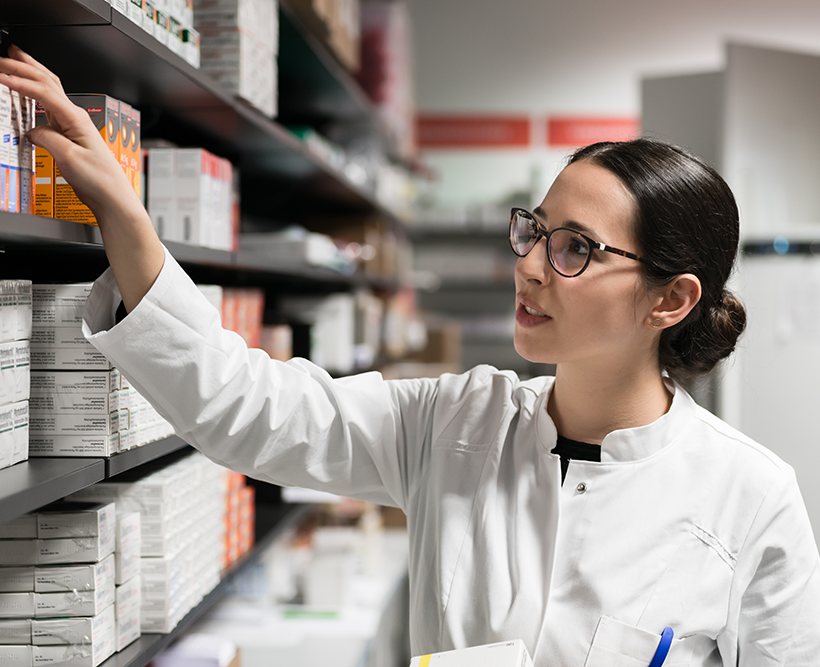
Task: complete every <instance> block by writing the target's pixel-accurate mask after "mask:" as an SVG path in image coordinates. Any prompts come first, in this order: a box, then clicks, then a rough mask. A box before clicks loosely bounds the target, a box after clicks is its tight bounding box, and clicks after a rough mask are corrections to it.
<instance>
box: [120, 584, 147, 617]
mask: <svg viewBox="0 0 820 667" xmlns="http://www.w3.org/2000/svg"><path fill="white" fill-rule="evenodd" d="M141 588H142V583H141V580H140V577H139V576H136V577H132V578H131V579H129V580H128V581H126V582H125V583H124V584H121V585H119V586H117V587H116V593H115V598H116V603H115V606H116V609H117V614H118V615H123V616H124V615H125V614H129V613H131V612H133V611H139V609H140V602H141V601H142V594H141Z"/></svg>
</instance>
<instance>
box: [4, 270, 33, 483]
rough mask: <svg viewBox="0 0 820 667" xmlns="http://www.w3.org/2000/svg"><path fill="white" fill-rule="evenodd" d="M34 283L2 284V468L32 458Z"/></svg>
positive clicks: (16, 282)
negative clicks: (31, 404)
mask: <svg viewBox="0 0 820 667" xmlns="http://www.w3.org/2000/svg"><path fill="white" fill-rule="evenodd" d="M30 338H31V281H28V280H0V468H5V467H7V466H10V465H13V464H15V463H19V462H20V461H25V460H26V459H27V458H28V456H29V395H30V375H31V371H30V359H31V356H30V353H31V351H30V340H29V339H30Z"/></svg>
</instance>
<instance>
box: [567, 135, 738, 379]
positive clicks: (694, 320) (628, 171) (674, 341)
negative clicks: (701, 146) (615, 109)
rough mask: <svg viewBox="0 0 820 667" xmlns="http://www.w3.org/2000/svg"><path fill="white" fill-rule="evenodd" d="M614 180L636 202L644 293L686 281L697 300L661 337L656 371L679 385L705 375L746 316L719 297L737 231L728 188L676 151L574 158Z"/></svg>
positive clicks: (598, 149) (633, 147)
mask: <svg viewBox="0 0 820 667" xmlns="http://www.w3.org/2000/svg"><path fill="white" fill-rule="evenodd" d="M579 160H589V161H590V162H593V163H594V164H597V165H598V166H601V167H603V168H604V169H607V170H609V171H610V172H612V173H613V174H615V175H616V176H617V177H618V178H619V179H620V180H621V181H622V182H623V183H624V185H625V186H626V187H627V189H628V190H629V191H630V192H631V193H632V195H633V196H634V198H635V202H636V208H637V214H636V220H635V235H636V238H637V241H638V244H639V246H640V252H641V254H642V255H643V256H644V257H646V258H647V259H649V260H651V262H652V263H653V265H654V266H649V265H646V264H641V267H642V274H643V278H644V281H645V283H646V285H647V286H648V287H650V288H651V287H661V286H664V285H668V284H669V283H670V282H671V281H672V280H673V279H674V278H675V277H676V276H679V275H681V274H683V273H692V274H694V275H695V276H697V277H698V279H699V280H700V282H701V287H702V291H703V294H702V296H701V299H700V301H699V302H698V304H697V305H696V306H695V307H694V308H693V309H692V311H691V312H690V313H689V314H688V315H687V316H686V318H684V319H683V321H681V322H679V323H678V324H676V325H675V326H672V327H669V328H667V329H664V330H663V332H662V333H661V337H660V344H659V357H660V364H661V368H663V369H665V370H666V371H667V372H668V373H669V375H670V376H672V377H675V378H676V379H679V380H687V379H691V378H693V377H694V376H697V375H700V374H702V373H706V372H708V371H710V370H712V368H714V366H715V364H717V363H718V362H719V361H720V360H721V359H724V358H726V357H728V356H729V355H730V354H731V353H732V351H733V350H734V349H735V345H736V343H737V339H738V337H739V336H740V334H741V333H743V330H744V328H745V327H746V311H745V309H744V308H743V305H742V304H741V303H740V301H739V300H738V298H737V297H736V296H735V295H734V294H732V293H731V292H729V291H728V290H727V289H726V281H727V280H728V279H729V276H730V275H731V273H732V269H733V267H734V262H735V257H736V256H737V249H738V241H739V237H740V225H739V218H738V210H737V204H736V203H735V198H734V196H733V195H732V191H731V190H730V189H729V186H728V185H727V184H726V182H725V181H724V180H723V178H722V177H721V176H720V174H718V173H717V171H715V170H714V169H713V168H712V167H710V166H709V165H708V164H706V163H705V162H704V161H703V160H701V159H699V158H697V157H695V156H694V155H691V154H690V153H688V152H686V151H685V150H683V149H682V148H679V147H677V146H673V145H671V144H667V143H663V142H660V141H655V140H650V139H636V140H634V141H625V142H601V143H597V144H592V145H590V146H586V147H584V148H581V149H579V150H578V151H576V152H575V153H574V154H573V155H572V157H571V158H570V160H569V162H570V164H572V163H573V162H577V161H579Z"/></svg>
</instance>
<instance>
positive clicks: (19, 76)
mask: <svg viewBox="0 0 820 667" xmlns="http://www.w3.org/2000/svg"><path fill="white" fill-rule="evenodd" d="M9 56H10V57H9V58H0V83H3V84H5V85H7V86H8V87H9V88H11V89H12V90H15V91H17V92H18V93H19V94H21V95H24V96H26V97H31V98H34V99H35V100H37V102H38V103H39V104H40V106H41V107H43V109H45V112H46V117H47V118H48V120H49V124H50V125H51V126H52V127H53V128H55V129H57V130H60V131H61V132H63V133H64V134H65V135H66V136H67V137H68V138H69V139H71V140H73V141H76V142H78V143H81V144H86V145H87V144H88V142H89V141H94V139H95V135H96V134H98V133H97V131H96V129H95V128H94V127H93V124H92V123H91V121H90V120H89V118H88V114H86V113H84V112H83V111H82V110H81V109H80V108H79V107H77V106H76V105H75V104H74V103H73V102H72V101H71V100H70V99H68V97H67V96H66V94H65V91H64V90H63V87H62V84H61V83H60V79H59V78H58V77H57V76H56V75H55V74H53V73H52V72H50V71H49V70H48V69H47V68H46V67H44V66H43V65H41V64H40V63H38V62H37V61H36V60H35V59H34V58H32V57H31V56H30V55H28V54H27V53H25V52H24V51H22V50H21V49H19V48H17V47H10V48H9Z"/></svg>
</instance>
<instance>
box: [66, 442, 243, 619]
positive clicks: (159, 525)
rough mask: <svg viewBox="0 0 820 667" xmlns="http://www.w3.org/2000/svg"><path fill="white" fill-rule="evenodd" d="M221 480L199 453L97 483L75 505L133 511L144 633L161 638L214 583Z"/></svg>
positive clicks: (220, 550)
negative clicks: (138, 534) (137, 523)
mask: <svg viewBox="0 0 820 667" xmlns="http://www.w3.org/2000/svg"><path fill="white" fill-rule="evenodd" d="M226 494H227V475H226V471H225V469H224V468H221V467H220V466H218V465H216V464H215V463H212V462H210V461H208V459H206V458H205V457H204V456H202V455H201V454H199V453H193V454H190V455H187V456H185V457H183V458H181V459H179V460H178V461H176V462H175V463H173V464H171V465H169V466H167V467H165V468H161V469H160V470H157V471H155V472H152V473H150V474H148V475H146V476H144V477H141V478H137V479H133V480H131V481H117V482H101V483H98V484H95V485H93V486H90V487H88V488H87V489H83V490H82V491H79V492H78V493H76V494H73V495H72V496H71V497H70V498H71V499H73V500H86V501H90V500H94V501H98V502H102V501H103V500H116V503H117V507H118V508H120V509H121V510H123V511H138V512H139V513H140V519H141V528H142V546H141V554H142V557H141V559H140V581H141V586H142V588H141V598H142V603H141V625H142V632H149V633H167V632H170V631H171V630H172V629H173V628H174V627H175V626H176V625H177V623H179V621H180V620H181V619H182V618H183V617H184V616H185V614H187V613H188V611H190V610H191V609H192V608H193V607H194V606H196V605H197V604H198V603H199V601H200V600H201V599H202V598H203V597H204V596H205V595H206V594H207V593H208V592H209V591H211V590H212V589H213V587H214V586H215V585H216V584H217V583H218V582H219V579H220V576H221V572H222V565H223V561H224V548H225V510H226V505H225V503H226Z"/></svg>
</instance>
